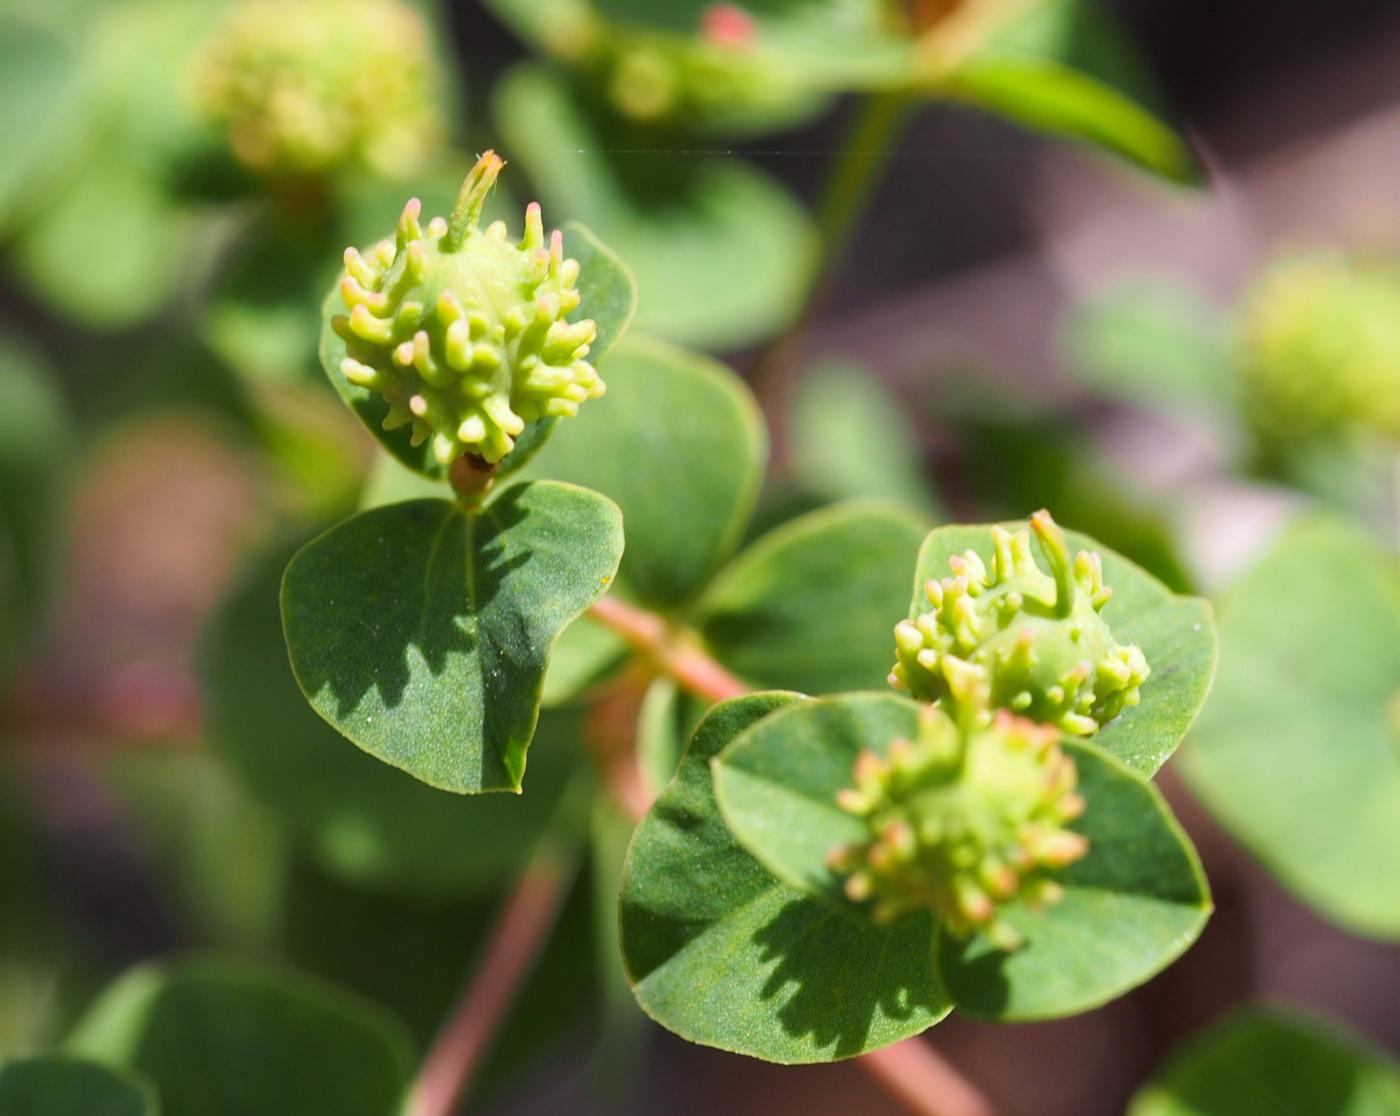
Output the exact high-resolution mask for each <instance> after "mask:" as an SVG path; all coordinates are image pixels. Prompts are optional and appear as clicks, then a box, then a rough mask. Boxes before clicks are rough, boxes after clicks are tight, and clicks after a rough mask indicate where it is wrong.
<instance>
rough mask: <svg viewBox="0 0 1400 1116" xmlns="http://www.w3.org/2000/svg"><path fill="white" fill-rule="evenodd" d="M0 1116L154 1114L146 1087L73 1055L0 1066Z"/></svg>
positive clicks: (152, 1104) (151, 1115) (32, 1059)
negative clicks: (72, 1056)
mask: <svg viewBox="0 0 1400 1116" xmlns="http://www.w3.org/2000/svg"><path fill="white" fill-rule="evenodd" d="M0 1112H3V1113H5V1116H156V1102H155V1098H154V1096H153V1095H152V1093H151V1090H150V1089H149V1088H147V1087H146V1086H145V1085H142V1084H139V1083H138V1082H136V1081H133V1080H132V1079H131V1078H129V1077H127V1076H126V1075H125V1074H116V1073H113V1072H112V1071H111V1070H109V1069H106V1068H104V1067H103V1066H99V1065H96V1064H94V1063H92V1062H85V1061H82V1060H80V1059H78V1058H65V1057H60V1056H48V1057H38V1058H24V1059H21V1060H19V1061H14V1062H7V1063H5V1064H4V1065H3V1066H0Z"/></svg>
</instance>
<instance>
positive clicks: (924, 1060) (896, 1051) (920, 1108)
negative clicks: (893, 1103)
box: [856, 1038, 996, 1116]
mask: <svg viewBox="0 0 1400 1116" xmlns="http://www.w3.org/2000/svg"><path fill="white" fill-rule="evenodd" d="M856 1065H858V1066H860V1068H861V1069H863V1070H865V1072H866V1073H868V1074H870V1076H871V1077H873V1078H874V1079H875V1080H876V1081H878V1082H879V1083H880V1085H881V1086H883V1087H884V1089H885V1090H886V1092H888V1093H889V1094H890V1095H891V1096H893V1097H895V1098H896V1099H897V1100H898V1101H899V1102H900V1103H901V1104H903V1105H904V1107H905V1108H907V1109H908V1110H909V1111H910V1112H912V1113H916V1114H917V1116H995V1112H996V1110H995V1109H994V1108H993V1107H992V1102H991V1101H989V1100H988V1099H987V1098H986V1097H985V1096H983V1094H982V1092H981V1090H979V1089H978V1088H977V1086H976V1085H974V1084H973V1083H972V1082H971V1081H969V1080H968V1079H967V1078H965V1077H964V1076H963V1075H962V1074H960V1073H959V1072H958V1071H957V1070H956V1069H955V1068H954V1067H953V1065H952V1064H951V1063H950V1062H947V1061H945V1060H944V1058H943V1055H941V1054H939V1053H938V1051H937V1050H935V1049H934V1048H933V1047H932V1046H930V1045H929V1044H928V1043H926V1042H924V1041H923V1039H920V1038H908V1039H905V1040H904V1041H903V1042H897V1043H895V1044H894V1045H893V1046H887V1047H885V1048H884V1049H883V1050H873V1051H871V1052H870V1053H869V1054H865V1055H863V1056H861V1057H860V1058H859V1059H857V1060H856Z"/></svg>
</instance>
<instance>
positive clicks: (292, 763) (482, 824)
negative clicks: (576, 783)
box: [204, 546, 579, 897]
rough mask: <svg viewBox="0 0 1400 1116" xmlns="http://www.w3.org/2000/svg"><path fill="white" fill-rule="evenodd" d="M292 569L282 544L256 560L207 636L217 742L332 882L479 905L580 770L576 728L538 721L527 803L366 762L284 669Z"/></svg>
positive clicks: (212, 729) (208, 705)
mask: <svg viewBox="0 0 1400 1116" xmlns="http://www.w3.org/2000/svg"><path fill="white" fill-rule="evenodd" d="M290 557H291V552H290V548H289V547H286V546H279V547H278V548H276V549H275V550H274V551H272V552H271V553H269V554H267V555H265V556H264V557H262V558H260V559H259V560H258V562H257V563H256V564H255V565H254V567H253V568H252V569H250V570H249V572H248V573H247V575H245V576H244V577H243V578H241V579H240V581H239V583H238V584H237V585H236V586H235V588H234V590H233V592H232V593H231V594H230V596H229V597H228V598H227V600H226V601H225V602H224V604H223V605H222V606H221V607H220V609H219V611H218V613H217V614H216V616H215V618H214V621H213V623H212V625H211V627H210V629H209V632H208V634H207V637H206V644H205V655H204V667H205V670H204V676H205V680H206V681H205V709H206V711H207V714H208V725H209V734H210V739H211V742H212V743H213V744H214V745H215V747H217V748H218V749H219V751H220V752H221V753H222V755H223V756H224V757H225V758H226V759H227V760H228V762H229V763H230V764H231V766H232V767H233V769H234V770H235V771H236V772H237V774H238V775H239V776H240V777H241V778H242V779H243V780H244V781H245V782H246V783H247V784H248V786H249V787H250V788H251V789H252V790H253V792H254V793H255V794H256V795H257V797H258V798H259V799H260V800H261V801H262V802H263V803H266V804H267V805H269V806H270V807H271V808H272V809H273V810H275V811H276V812H277V814H278V816H279V817H280V818H281V819H282V820H283V821H285V822H286V823H288V824H289V825H290V826H291V828H292V829H293V831H294V832H296V833H297V834H299V835H300V836H302V837H303V839H304V840H306V841H307V842H308V844H309V846H310V849H311V852H312V853H313V855H314V856H315V859H316V860H317V861H318V862H319V863H321V864H323V865H325V866H326V867H327V868H329V869H330V870H332V871H333V872H335V873H336V874H337V875H340V876H344V877H346V878H348V879H351V880H354V881H356V882H358V883H361V884H369V885H371V886H376V887H382V888H390V889H393V890H395V891H397V892H407V893H411V894H413V895H423V896H432V897H439V896H447V895H452V896H456V895H463V894H473V893H477V892H479V891H481V890H483V889H485V888H488V887H491V886H493V885H494V884H495V883H497V882H498V881H499V880H501V879H503V878H506V877H508V876H510V875H511V874H513V873H514V872H515V871H517V870H518V869H519V868H520V867H521V866H522V865H523V864H524V862H525V861H526V860H527V859H528V858H529V856H530V855H531V852H532V850H533V849H534V847H535V844H536V842H537V840H538V839H539V838H540V836H541V835H542V834H543V832H544V831H545V830H546V828H547V827H548V825H549V822H550V820H551V819H552V818H553V817H554V815H555V813H556V811H557V810H558V808H559V806H560V801H561V797H562V795H563V793H564V790H565V788H566V787H567V785H568V783H569V779H570V776H571V774H572V773H573V772H575V770H576V769H577V763H576V761H577V759H578V758H579V756H578V752H577V750H576V749H575V748H574V747H573V746H572V745H573V741H572V740H571V739H569V738H568V736H567V732H568V730H569V729H570V728H571V727H572V726H571V724H569V723H568V722H567V721H566V719H563V718H560V717H559V716H557V715H556V716H553V717H551V716H548V715H546V716H545V717H544V718H542V719H541V721H540V724H539V727H538V729H537V730H536V734H535V741H534V747H533V751H532V752H531V764H530V793H529V794H525V795H492V796H490V797H488V798H485V799H475V800H465V799H463V798H461V797H460V796H458V795H455V794H449V793H448V792H446V791H441V790H437V789H435V788H433V787H430V786H427V785H426V784H424V783H422V782H419V781H418V780H417V779H414V778H413V777H412V776H410V775H408V774H406V773H404V772H402V771H399V770H396V769H395V768H393V767H390V766H389V765H388V764H385V763H381V762H380V761H379V760H377V759H375V758H374V757H373V756H371V755H367V754H365V753H364V752H363V751H361V750H360V749H359V748H356V747H355V746H354V745H352V744H351V743H350V742H349V741H348V740H346V739H345V738H344V737H343V736H341V735H340V733H338V732H337V731H336V730H335V729H333V728H332V727H331V726H330V725H328V724H326V722H325V721H323V720H322V719H321V718H320V717H318V716H317V715H316V713H315V712H314V711H313V710H312V709H311V708H310V706H308V705H307V703H306V699H305V698H303V697H302V695H301V692H300V691H299V690H298V689H297V684H296V679H295V678H294V677H293V676H292V671H291V667H290V666H289V665H288V663H287V654H286V646H285V644H284V642H283V637H282V620H281V616H280V613H279V610H278V589H279V586H280V582H281V579H282V571H283V570H284V569H285V568H286V565H287V560H288V559H289V558H290Z"/></svg>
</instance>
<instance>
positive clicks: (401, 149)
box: [198, 0, 443, 177]
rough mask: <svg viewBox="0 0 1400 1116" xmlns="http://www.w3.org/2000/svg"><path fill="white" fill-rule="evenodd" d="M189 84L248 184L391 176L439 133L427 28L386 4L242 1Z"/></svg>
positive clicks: (393, 2)
mask: <svg viewBox="0 0 1400 1116" xmlns="http://www.w3.org/2000/svg"><path fill="white" fill-rule="evenodd" d="M199 73H200V85H199V90H198V91H199V95H200V100H201V102H202V104H203V107H204V110H205V113H206V115H207V116H208V117H209V119H210V120H212V121H213V122H214V123H216V124H218V125H220V126H222V127H224V128H225V129H226V130H227V132H228V137H229V145H230V146H231V147H232V149H233V153H234V155H235V157H236V158H237V159H238V160H239V161H240V162H242V163H244V164H245V165H246V166H248V167H250V168H251V169H253V170H255V171H257V172H258V173H260V174H267V175H270V176H273V177H304V176H309V175H321V174H325V173H327V172H330V171H333V170H337V169H340V168H343V167H349V166H356V165H360V166H365V167H368V168H369V169H371V170H374V171H376V172H377V173H380V174H386V175H393V176H397V177H403V176H406V175H408V174H410V173H412V172H413V171H414V170H415V169H416V168H417V167H418V166H419V165H420V164H421V163H422V162H423V160H424V157H425V155H426V154H427V153H428V152H429V151H430V150H431V148H432V147H433V146H434V145H435V144H436V143H437V142H438V140H439V138H440V136H441V135H442V133H443V126H442V120H441V117H440V114H439V111H438V108H437V104H436V92H437V89H438V86H439V84H440V81H439V75H438V69H437V65H436V63H435V61H434V57H433V53H432V49H431V46H430V43H429V36H428V28H427V25H426V24H425V22H424V20H423V18H422V16H421V15H420V14H419V13H418V12H417V11H415V10H414V9H413V8H411V7H409V6H407V5H406V4H403V3H399V2H398V0H295V2H294V3H281V2H278V0H242V2H241V3H238V4H235V5H234V6H233V8H232V9H231V10H230V12H229V14H228V16H227V18H226V19H225V20H224V23H223V25H222V27H221V28H220V30H219V31H218V32H217V33H216V34H215V35H214V37H213V39H212V40H211V42H210V44H209V46H208V48H207V49H206V51H205V53H204V56H203V57H202V59H201V60H200V67H199Z"/></svg>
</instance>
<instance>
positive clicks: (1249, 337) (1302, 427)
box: [1237, 253, 1400, 446]
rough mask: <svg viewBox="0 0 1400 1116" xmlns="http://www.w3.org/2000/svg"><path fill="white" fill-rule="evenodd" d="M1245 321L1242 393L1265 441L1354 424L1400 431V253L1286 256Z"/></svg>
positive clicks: (1254, 294)
mask: <svg viewBox="0 0 1400 1116" xmlns="http://www.w3.org/2000/svg"><path fill="white" fill-rule="evenodd" d="M1238 330H1239V332H1238V338H1237V347H1238V364H1239V370H1240V379H1241V392H1242V395H1243V401H1244V405H1245V409H1246V413H1247V415H1248V418H1249V421H1250V422H1251V424H1252V425H1253V427H1254V429H1255V431H1256V433H1257V434H1258V436H1259V437H1260V439H1261V440H1262V441H1263V442H1264V443H1266V444H1267V445H1272V446H1286V444H1287V443H1288V442H1290V441H1293V440H1296V439H1299V438H1307V437H1312V436H1316V435H1324V434H1334V433H1344V432H1346V431H1348V430H1364V431H1369V432H1371V433H1376V434H1380V435H1383V436H1385V437H1388V438H1392V439H1394V438H1400V262H1397V261H1396V260H1394V259H1391V258H1388V257H1383V256H1380V255H1363V254H1353V255H1346V254H1343V253H1315V254H1312V255H1306V256H1298V257H1295V258H1293V259H1290V260H1285V261H1283V262H1280V263H1278V264H1276V265H1275V266H1274V267H1273V268H1271V269H1270V270H1269V271H1268V272H1266V273H1265V275H1264V276H1263V278H1262V279H1260V280H1259V282H1258V283H1257V284H1256V285H1255V287H1254V289H1253V290H1252V291H1251V292H1250V293H1249V295H1248V296H1247V297H1246V299H1245V301H1244V303H1243V305H1242V307H1241V309H1240V317H1239V326H1238Z"/></svg>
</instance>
